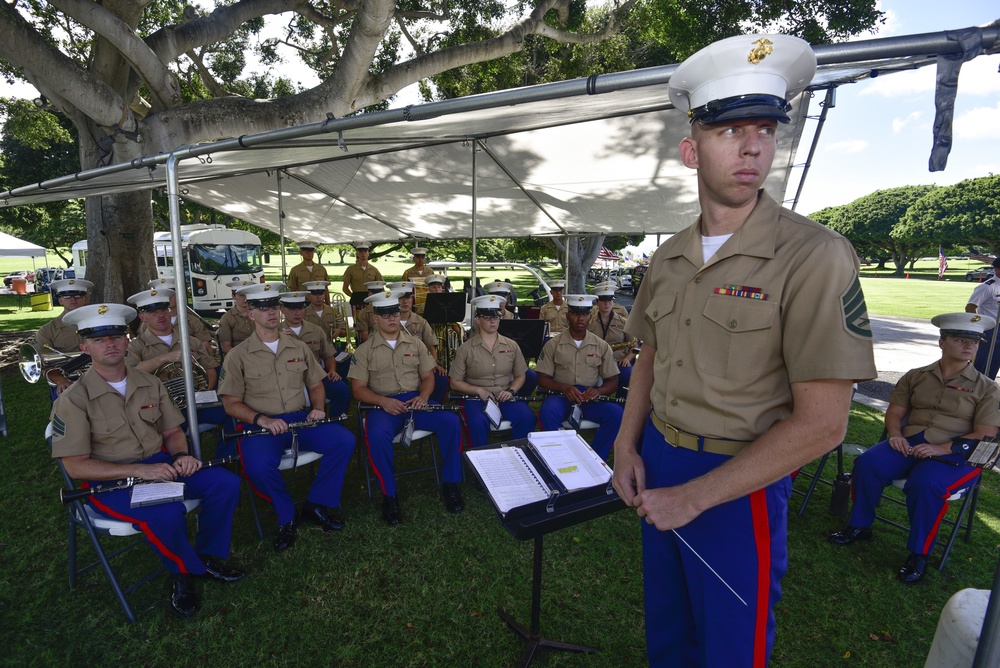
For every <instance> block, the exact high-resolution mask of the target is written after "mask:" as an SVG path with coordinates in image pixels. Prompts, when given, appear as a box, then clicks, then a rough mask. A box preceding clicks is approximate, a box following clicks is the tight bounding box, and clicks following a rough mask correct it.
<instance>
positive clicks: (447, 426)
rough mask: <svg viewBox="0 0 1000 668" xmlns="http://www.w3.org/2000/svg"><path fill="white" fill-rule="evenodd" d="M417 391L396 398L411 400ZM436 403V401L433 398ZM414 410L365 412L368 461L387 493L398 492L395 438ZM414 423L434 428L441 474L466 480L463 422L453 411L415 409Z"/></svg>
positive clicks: (448, 479)
mask: <svg viewBox="0 0 1000 668" xmlns="http://www.w3.org/2000/svg"><path fill="white" fill-rule="evenodd" d="M415 396H417V392H404V393H403V394H397V395H395V396H394V397H393V399H399V400H400V401H407V400H409V399H412V398H413V397H415ZM432 403H433V402H432ZM409 417H410V413H409V412H406V413H402V414H401V415H389V414H388V413H386V412H385V411H383V410H371V411H368V414H367V415H366V416H365V443H366V444H367V445H368V462H369V463H370V464H371V466H372V469H373V470H374V471H375V477H376V478H378V484H379V488H381V490H382V494H384V495H385V496H396V473H395V471H396V469H395V461H396V452H395V450H394V449H393V446H392V439H394V438H396V435H397V434H399V432H401V431H402V430H403V425H404V424H405V423H406V420H407V419H408V418H409ZM413 424H414V426H415V427H416V428H417V429H420V430H422V431H432V432H434V435H435V436H437V442H438V447H439V448H440V449H441V478H442V479H443V480H444V482H461V481H462V422H461V420H459V419H458V416H457V415H456V414H455V413H452V412H450V411H426V412H425V411H414V412H413Z"/></svg>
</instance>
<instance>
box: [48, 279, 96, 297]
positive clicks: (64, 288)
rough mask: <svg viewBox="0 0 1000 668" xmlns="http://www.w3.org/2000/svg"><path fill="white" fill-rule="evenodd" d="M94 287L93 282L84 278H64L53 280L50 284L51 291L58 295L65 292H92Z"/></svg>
mask: <svg viewBox="0 0 1000 668" xmlns="http://www.w3.org/2000/svg"><path fill="white" fill-rule="evenodd" d="M93 287H94V284H93V283H91V282H90V281H85V280H83V279H82V278H63V279H60V280H58V281H52V282H51V283H50V284H49V291H50V292H52V293H53V294H57V295H58V294H61V293H64V292H90V289H91V288H93Z"/></svg>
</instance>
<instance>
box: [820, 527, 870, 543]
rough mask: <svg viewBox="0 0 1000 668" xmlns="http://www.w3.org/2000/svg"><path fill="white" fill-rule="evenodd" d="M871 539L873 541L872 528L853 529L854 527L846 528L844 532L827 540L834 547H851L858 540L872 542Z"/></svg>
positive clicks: (832, 535) (841, 531)
mask: <svg viewBox="0 0 1000 668" xmlns="http://www.w3.org/2000/svg"><path fill="white" fill-rule="evenodd" d="M871 539H872V530H871V527H867V528H862V527H852V526H847V527H844V528H843V529H842V530H840V531H838V532H836V533H832V534H830V536H829V538H827V540H829V541H830V542H831V543H833V544H834V545H850V544H851V543H853V542H855V541H858V540H871Z"/></svg>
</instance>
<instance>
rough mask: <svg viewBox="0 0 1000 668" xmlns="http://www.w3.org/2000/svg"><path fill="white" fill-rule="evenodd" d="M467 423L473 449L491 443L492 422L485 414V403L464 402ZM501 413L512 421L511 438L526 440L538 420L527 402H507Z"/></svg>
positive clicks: (501, 407) (476, 400)
mask: <svg viewBox="0 0 1000 668" xmlns="http://www.w3.org/2000/svg"><path fill="white" fill-rule="evenodd" d="M462 412H463V413H464V414H465V423H466V424H467V425H468V426H469V442H470V443H472V445H473V447H478V446H480V445H486V444H487V443H489V442H490V420H489V418H487V417H486V414H485V413H483V402H482V401H479V400H478V399H467V400H465V401H463V402H462ZM500 413H501V414H502V415H503V417H504V419H505V420H510V426H511V432H512V434H511V438H526V437H527V436H528V434H529V433H530V432H531V431H532V430H533V429H534V428H535V425H536V424H537V423H538V418H537V417H535V411H533V410H531V407H530V406H529V405H528V402H526V401H505V402H503V403H501V404H500Z"/></svg>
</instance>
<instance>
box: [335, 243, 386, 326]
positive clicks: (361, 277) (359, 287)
mask: <svg viewBox="0 0 1000 668" xmlns="http://www.w3.org/2000/svg"><path fill="white" fill-rule="evenodd" d="M371 249H372V245H371V244H370V243H368V242H367V241H361V242H359V243H356V244H354V253H355V258H356V261H355V263H354V264H352V265H351V266H350V267H348V268H347V269H345V270H344V286H343V293H344V294H345V295H347V298H348V299H349V300H350V302H351V307H352V308H354V317H355V319H356V318H357V312H358V311H359V310H360V309H361V307H362V306H363V305H364V299H365V297H366V296H367V295H366V294H365V285H366V284H367V283H368V282H370V281H381V280H382V272H380V271H379V270H378V269H377V268H375V267H374V266H373V265H370V264H368V256H369V254H370V253H371Z"/></svg>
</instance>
